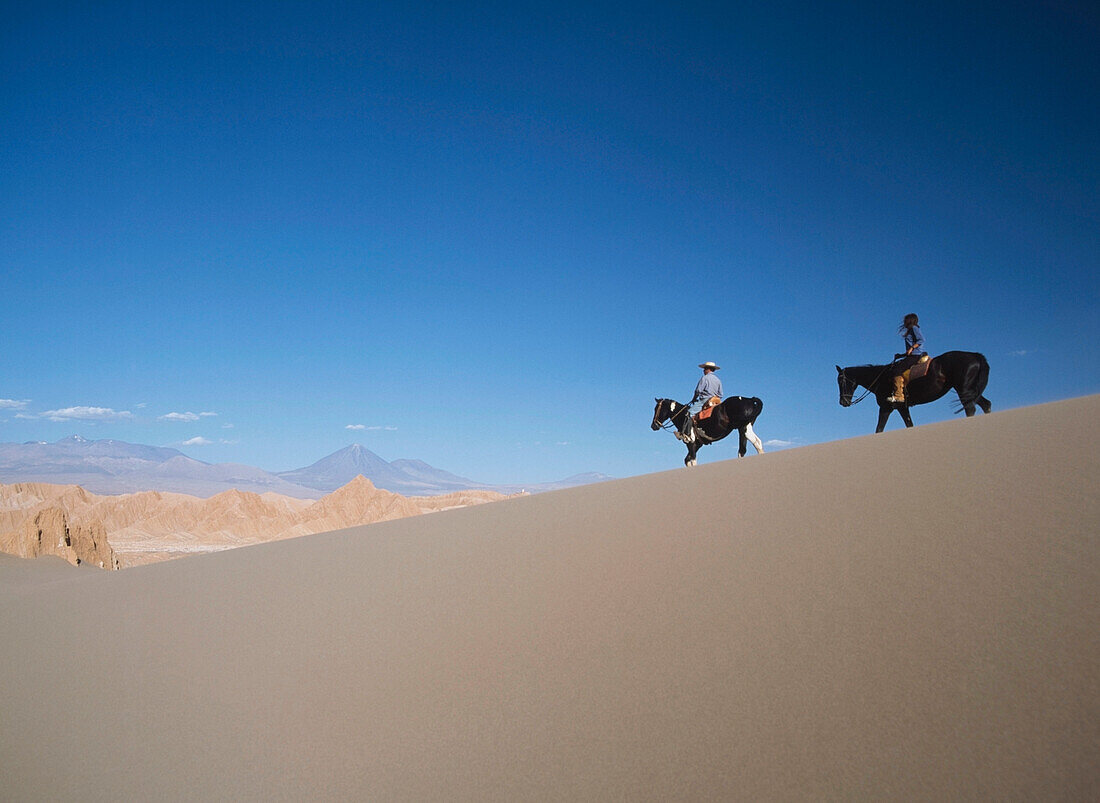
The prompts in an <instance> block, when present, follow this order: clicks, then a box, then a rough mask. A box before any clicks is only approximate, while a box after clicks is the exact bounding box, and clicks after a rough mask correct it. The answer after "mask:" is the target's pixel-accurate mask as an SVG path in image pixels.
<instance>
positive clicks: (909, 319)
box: [898, 312, 920, 332]
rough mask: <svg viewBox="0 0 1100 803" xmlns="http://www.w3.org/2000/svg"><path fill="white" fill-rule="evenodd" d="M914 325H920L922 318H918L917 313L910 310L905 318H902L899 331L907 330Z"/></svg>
mask: <svg viewBox="0 0 1100 803" xmlns="http://www.w3.org/2000/svg"><path fill="white" fill-rule="evenodd" d="M914 326H920V319H919V318H917V313H915V312H910V313H909V314H908V315H906V316H905V319H904V320H902V322H901V326H899V327H898V331H899V332H905V331H908V330H909V329H911V328H912V327H914Z"/></svg>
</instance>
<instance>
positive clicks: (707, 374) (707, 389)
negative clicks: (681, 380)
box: [679, 362, 722, 443]
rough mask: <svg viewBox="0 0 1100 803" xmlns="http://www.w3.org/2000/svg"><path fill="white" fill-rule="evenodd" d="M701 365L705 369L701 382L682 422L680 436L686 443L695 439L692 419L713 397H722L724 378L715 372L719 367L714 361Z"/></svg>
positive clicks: (696, 387)
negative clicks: (720, 377)
mask: <svg viewBox="0 0 1100 803" xmlns="http://www.w3.org/2000/svg"><path fill="white" fill-rule="evenodd" d="M699 367H700V368H702V369H703V375H702V376H701V377H700V378H699V384H697V385H696V386H695V395H694V396H692V397H691V404H690V405H688V414H687V415H685V416H684V420H683V421H682V422H681V423H680V432H679V437H680V440H682V441H683V442H684V443H692V442H693V441H694V440H695V432H694V429H693V428H692V426H691V419H692V418H693V417H694V416H695V415H696V414H697V413H698V412H699V411H700V410H702V409H703V407H704V406H705V405H706V403H707V402H708V401H709V400H710V399H711V397H713V396H717V397H718V398H719V399H721V398H722V380H721V379H719V378H718V377H717V376H715V374H714V372H715V371H717V370H719V367H718V366H717V365H715V364H714V363H712V362H701V363H699Z"/></svg>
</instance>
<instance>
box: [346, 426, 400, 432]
mask: <svg viewBox="0 0 1100 803" xmlns="http://www.w3.org/2000/svg"><path fill="white" fill-rule="evenodd" d="M344 429H354V430H357V431H360V430H366V431H367V432H397V427H382V426H370V427H368V426H367V425H366V424H348V425H347V426H346V427H344Z"/></svg>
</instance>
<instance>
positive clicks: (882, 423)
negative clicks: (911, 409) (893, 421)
mask: <svg viewBox="0 0 1100 803" xmlns="http://www.w3.org/2000/svg"><path fill="white" fill-rule="evenodd" d="M890 413H891V409H890V408H889V407H879V408H878V426H877V427H875V432H876V433H879V432H882V431H883V430H884V429H886V419H888V418H889V417H890Z"/></svg>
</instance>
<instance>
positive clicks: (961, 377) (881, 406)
mask: <svg viewBox="0 0 1100 803" xmlns="http://www.w3.org/2000/svg"><path fill="white" fill-rule="evenodd" d="M892 368H893V365H892V364H891V365H854V366H849V367H848V368H841V367H840V366H839V365H838V366H836V373H837V377H836V381H837V384H838V385H839V386H840V406H841V407H851V406H852V405H853V404H856V403H858V402H861V401H863V399H864V398H865V397H866V396H867V394H869V393H873V394H875V398H876V399H877V400H878V426H877V427H876V428H875V432H882V430H883V429H885V428H886V420H887V419H888V418H889V417H890V413H892V412H893V411H894V410H897V411H898V413H899V414H900V415H901V420H902V421H904V422H905V426H906V427H911V426H913V419H912V418H910V416H909V407H910V406H911V405H914V404H927V403H928V402H934V401H936V400H937V399H939V398H942V397H943V395H944V394H945V393H947V391H949V390H954V391H955V392H956V393H957V394H958V395H959V404H960V405H961V407H960V408H959V409H962V410H965V411H966V415H967V418H969V417H970V416H972V415H974V412H975V411H974V406H975V405H977V406H978V407H981V408H982V412H983V413H988V412H989V411H990V410H992V409H993V405H992V404H990V403H989V399H987V398H986V397H985V396H983V395H982V392H983V391H984V390H985V386H986V384H987V383H988V382H989V363H988V362H987V361H986V359H985V356H984V355H982V354H979V353H977V352H976V351H948V352H946V353H944V354H941V355H940V356H938V357H933V358H932V361H931V363H930V364H929V366H928V373H926V374H925V375H924V376H922V377H921V378H920V379H914V380H912V381H911V382H909V384H908V386H907V387H906V389H905V401H904V402H892V401H888V398H889V396H891V395H892V394H893V392H894V374H893V371H892V370H891V369H892ZM858 387H863V388H866V389H867V391H866V392H865V393H864V394H863V395H862V396H860V397H859V398H858V399H855V400H853V399H852V395H853V394H854V393H855V391H856V388H858ZM955 412H958V410H956V411H955Z"/></svg>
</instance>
